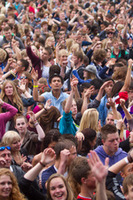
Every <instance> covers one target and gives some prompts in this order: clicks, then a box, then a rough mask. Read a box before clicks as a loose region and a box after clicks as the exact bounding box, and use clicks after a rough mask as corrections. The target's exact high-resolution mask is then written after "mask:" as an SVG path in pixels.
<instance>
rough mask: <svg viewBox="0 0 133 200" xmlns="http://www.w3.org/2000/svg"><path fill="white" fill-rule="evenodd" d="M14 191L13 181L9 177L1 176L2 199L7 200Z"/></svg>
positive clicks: (0, 195) (0, 196)
mask: <svg viewBox="0 0 133 200" xmlns="http://www.w3.org/2000/svg"><path fill="white" fill-rule="evenodd" d="M11 191H12V181H11V178H10V177H9V176H7V175H2V176H0V199H7V198H8V197H9V196H10V194H11Z"/></svg>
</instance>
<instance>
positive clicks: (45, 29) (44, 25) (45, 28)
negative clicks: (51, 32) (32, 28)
mask: <svg viewBox="0 0 133 200" xmlns="http://www.w3.org/2000/svg"><path fill="white" fill-rule="evenodd" d="M42 30H43V31H44V32H47V31H48V24H43V26H42Z"/></svg>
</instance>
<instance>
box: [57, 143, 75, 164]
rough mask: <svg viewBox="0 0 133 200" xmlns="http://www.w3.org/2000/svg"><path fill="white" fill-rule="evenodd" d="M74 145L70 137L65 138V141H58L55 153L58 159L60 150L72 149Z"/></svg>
mask: <svg viewBox="0 0 133 200" xmlns="http://www.w3.org/2000/svg"><path fill="white" fill-rule="evenodd" d="M72 146H75V144H74V142H72V141H71V140H68V139H64V140H63V141H59V142H57V144H56V145H55V148H54V150H55V153H56V159H57V160H58V159H59V158H60V152H61V151H62V150H64V149H68V150H70V149H71V147H72Z"/></svg>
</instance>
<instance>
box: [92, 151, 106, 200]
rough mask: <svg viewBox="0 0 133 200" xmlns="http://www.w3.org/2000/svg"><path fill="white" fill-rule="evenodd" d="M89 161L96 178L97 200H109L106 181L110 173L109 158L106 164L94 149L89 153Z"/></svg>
mask: <svg viewBox="0 0 133 200" xmlns="http://www.w3.org/2000/svg"><path fill="white" fill-rule="evenodd" d="M88 157H89V159H88V163H89V166H90V168H91V172H92V174H93V175H94V176H95V178H96V180H97V181H96V200H107V195H106V187H105V181H106V177H107V174H108V164H109V159H108V158H106V160H105V166H104V165H103V164H102V162H101V160H100V159H99V157H98V155H97V153H96V152H94V151H90V153H89V154H88Z"/></svg>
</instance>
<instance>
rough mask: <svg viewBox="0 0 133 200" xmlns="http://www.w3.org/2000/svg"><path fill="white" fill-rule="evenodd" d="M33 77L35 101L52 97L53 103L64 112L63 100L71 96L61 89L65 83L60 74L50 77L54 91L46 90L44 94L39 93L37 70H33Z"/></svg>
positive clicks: (43, 100) (44, 100)
mask: <svg viewBox="0 0 133 200" xmlns="http://www.w3.org/2000/svg"><path fill="white" fill-rule="evenodd" d="M32 78H33V98H34V100H35V101H39V102H43V103H45V102H46V101H47V100H48V99H51V105H52V106H55V107H56V108H58V110H59V111H60V113H61V114H62V113H63V108H62V102H63V101H64V100H65V99H66V98H67V97H68V96H69V95H68V94H66V93H65V92H62V91H61V88H62V85H63V78H62V77H61V76H60V75H59V74H53V75H52V76H51V77H50V78H49V84H50V86H51V88H52V91H50V92H45V93H43V94H42V95H40V96H39V95H38V85H37V79H38V75H37V73H36V72H35V70H34V69H33V70H32Z"/></svg>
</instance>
